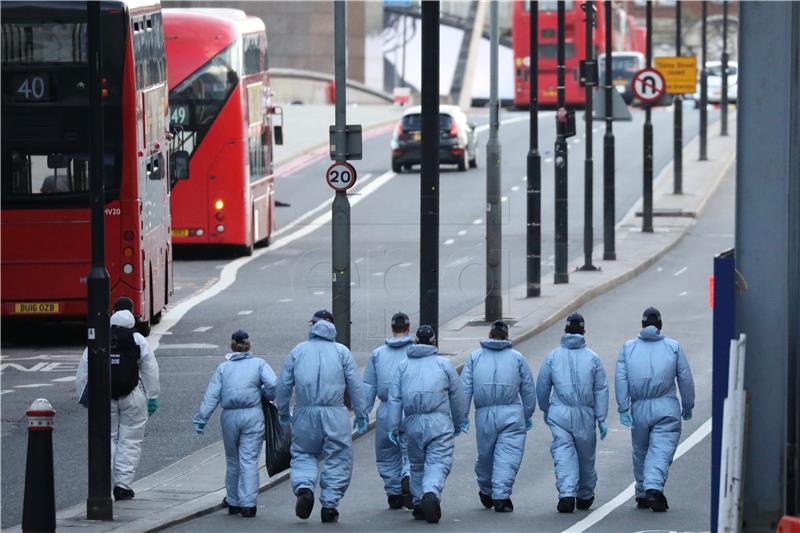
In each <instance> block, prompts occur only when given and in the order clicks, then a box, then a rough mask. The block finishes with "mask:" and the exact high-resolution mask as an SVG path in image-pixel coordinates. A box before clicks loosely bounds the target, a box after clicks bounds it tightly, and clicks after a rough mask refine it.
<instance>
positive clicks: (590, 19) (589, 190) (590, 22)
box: [580, 1, 598, 271]
mask: <svg viewBox="0 0 800 533" xmlns="http://www.w3.org/2000/svg"><path fill="white" fill-rule="evenodd" d="M583 10H584V13H585V15H586V19H585V24H584V26H585V38H584V40H585V42H586V43H585V44H586V48H585V52H586V63H585V65H586V72H584V76H585V80H584V81H585V87H584V91H585V92H584V94H585V97H586V108H585V110H584V113H583V117H584V120H585V122H586V131H584V139H585V141H586V157H585V159H584V163H583V266H582V267H581V268H580V270H583V271H592V270H598V268H597V267H596V266H594V265H593V264H592V248H594V220H593V218H594V161H593V159H592V151H593V150H592V140H593V139H592V91H593V89H594V81H593V80H592V81H590V77H591V76H590V74H589V71H590V70H594V69H593V68H592V67H591V65H593V64H594V61H595V59H594V39H593V33H592V32H593V29H594V10H595V7H594V2H589V1H586V2H584V3H583Z"/></svg>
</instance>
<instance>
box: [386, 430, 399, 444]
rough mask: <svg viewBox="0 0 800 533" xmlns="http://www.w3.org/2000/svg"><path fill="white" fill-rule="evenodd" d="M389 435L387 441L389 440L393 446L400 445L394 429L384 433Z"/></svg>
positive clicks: (397, 434)
mask: <svg viewBox="0 0 800 533" xmlns="http://www.w3.org/2000/svg"><path fill="white" fill-rule="evenodd" d="M386 435H387V436H388V437H389V442H391V443H392V444H393V445H395V446H400V434H399V433H398V432H396V431H389V432H387V433H386Z"/></svg>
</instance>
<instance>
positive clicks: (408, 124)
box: [403, 113, 453, 130]
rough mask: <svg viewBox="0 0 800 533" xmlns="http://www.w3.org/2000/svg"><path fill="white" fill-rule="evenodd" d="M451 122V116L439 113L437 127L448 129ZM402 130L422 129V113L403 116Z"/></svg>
mask: <svg viewBox="0 0 800 533" xmlns="http://www.w3.org/2000/svg"><path fill="white" fill-rule="evenodd" d="M452 123H453V117H451V116H450V115H446V114H444V113H440V114H439V129H442V130H448V129H450V125H451V124H452ZM403 129H404V130H419V129H422V115H420V114H417V113H414V114H411V115H406V116H404V117H403Z"/></svg>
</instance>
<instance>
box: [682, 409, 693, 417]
mask: <svg viewBox="0 0 800 533" xmlns="http://www.w3.org/2000/svg"><path fill="white" fill-rule="evenodd" d="M681 418H683V419H684V420H691V419H692V410H691V409H684V410H683V413H681Z"/></svg>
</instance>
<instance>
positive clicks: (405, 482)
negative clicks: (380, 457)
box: [400, 476, 414, 509]
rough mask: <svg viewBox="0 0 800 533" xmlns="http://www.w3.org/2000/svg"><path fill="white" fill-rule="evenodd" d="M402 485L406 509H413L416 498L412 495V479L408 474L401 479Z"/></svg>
mask: <svg viewBox="0 0 800 533" xmlns="http://www.w3.org/2000/svg"><path fill="white" fill-rule="evenodd" d="M400 487H401V490H402V491H403V505H404V506H405V508H406V509H413V508H414V499H413V498H412V497H411V479H409V477H408V476H404V477H403V479H401V480H400Z"/></svg>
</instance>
